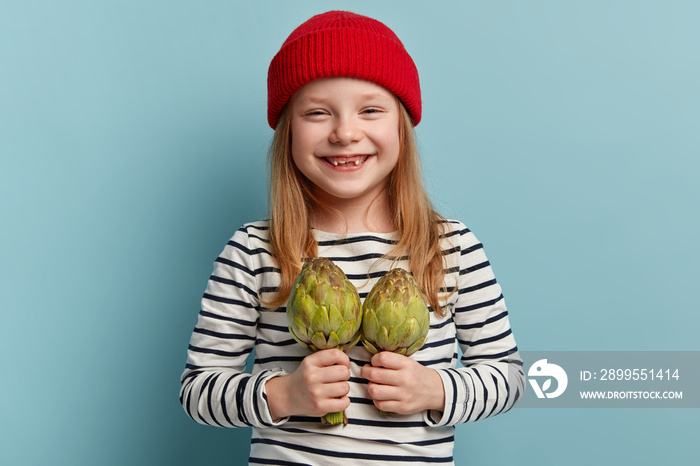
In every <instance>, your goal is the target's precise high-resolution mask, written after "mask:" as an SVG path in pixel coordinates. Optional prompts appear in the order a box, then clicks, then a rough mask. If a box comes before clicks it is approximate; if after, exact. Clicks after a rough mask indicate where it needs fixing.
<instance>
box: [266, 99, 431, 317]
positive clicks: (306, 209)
mask: <svg viewBox="0 0 700 466" xmlns="http://www.w3.org/2000/svg"><path fill="white" fill-rule="evenodd" d="M291 100H293V99H290V102H288V103H287V106H286V107H285V108H284V109H283V111H282V113H281V114H280V118H279V121H278V123H277V129H276V130H275V134H274V136H273V139H272V144H271V145H270V152H269V161H270V252H271V253H272V256H273V257H274V258H275V260H276V261H277V264H278V267H279V269H280V276H281V281H280V285H279V288H278V289H277V291H276V293H275V294H274V295H273V297H272V299H271V300H270V301H263V302H264V303H265V304H266V305H267V306H269V307H271V308H273V309H274V308H278V307H280V306H282V305H283V304H284V303H285V302H286V300H287V298H288V297H289V294H290V293H291V289H292V284H293V283H294V279H295V278H296V276H297V275H298V274H299V272H300V271H301V265H302V264H301V262H302V261H303V259H304V258H311V257H315V256H316V255H317V254H318V245H317V244H316V240H315V239H314V236H313V234H312V232H311V214H312V212H313V211H314V210H315V209H318V208H324V209H331V210H332V207H330V206H327V205H323V204H321V203H320V201H319V200H318V199H316V197H315V196H314V195H313V193H312V190H311V186H310V181H309V180H308V179H307V178H306V177H305V176H304V175H303V174H302V173H301V172H300V171H299V169H298V168H297V167H296V165H295V164H294V162H293V160H292V150H291V130H290V127H291V117H290V114H291V108H292V104H291ZM399 109H400V111H399V128H398V129H399V141H400V147H401V149H400V150H401V152H400V154H399V159H398V162H397V164H396V166H395V167H394V169H393V170H392V172H391V173H390V175H389V183H388V190H389V207H390V210H391V212H393V213H394V218H393V221H394V224H395V226H396V229H397V231H398V234H399V240H398V243H397V244H396V246H394V247H393V248H392V250H391V251H390V252H389V253H388V254H386V255H385V256H384V259H389V260H393V261H395V260H396V259H397V258H399V257H402V256H404V257H408V260H409V264H410V268H411V273H412V274H413V276H414V278H415V279H416V281H417V282H418V284H419V285H420V287H421V288H422V289H423V291H424V292H425V294H426V296H427V298H428V302H429V304H430V306H431V307H432V308H433V310H434V311H435V312H436V313H437V314H438V315H440V316H444V315H445V311H444V310H443V309H442V308H441V307H440V304H439V298H438V295H439V293H440V291H441V287H442V286H443V284H444V281H445V270H444V264H443V254H442V249H441V247H440V238H441V237H442V236H443V235H444V230H445V219H444V217H442V216H441V215H440V214H438V213H437V212H436V211H435V209H434V208H433V205H432V204H431V202H430V200H429V198H428V196H427V194H426V192H425V189H424V188H423V183H422V179H421V170H420V157H419V154H418V148H417V146H416V140H415V135H414V130H413V125H412V123H411V118H410V116H409V114H408V112H407V111H406V109H405V107H404V106H403V105H402V104H400V103H399ZM417 252H421V253H417Z"/></svg>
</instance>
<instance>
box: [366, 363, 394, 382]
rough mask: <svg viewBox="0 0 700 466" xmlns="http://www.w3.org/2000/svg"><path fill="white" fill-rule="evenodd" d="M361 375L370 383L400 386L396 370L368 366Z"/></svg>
mask: <svg viewBox="0 0 700 466" xmlns="http://www.w3.org/2000/svg"><path fill="white" fill-rule="evenodd" d="M360 375H362V377H364V378H365V379H367V380H369V381H370V382H374V383H378V384H382V385H398V382H399V381H398V380H397V378H398V374H397V371H396V370H393V369H384V368H382V367H373V366H370V365H369V364H367V365H366V366H364V367H363V368H362V370H361V371H360Z"/></svg>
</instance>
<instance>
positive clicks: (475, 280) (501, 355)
mask: <svg viewBox="0 0 700 466" xmlns="http://www.w3.org/2000/svg"><path fill="white" fill-rule="evenodd" d="M459 249H460V256H459V274H458V278H457V288H456V291H455V292H456V293H457V299H456V301H455V304H454V307H453V309H452V317H453V318H454V321H455V326H456V331H457V341H458V343H459V347H460V349H461V351H462V357H461V362H462V366H463V367H458V368H450V369H438V370H437V371H438V373H439V374H440V377H441V378H442V382H443V386H444V388H445V408H444V410H443V412H438V411H428V412H426V413H425V416H424V419H425V421H426V422H427V423H428V425H432V426H448V425H455V424H460V423H464V422H473V421H478V420H480V419H486V418H488V417H490V416H495V415H497V414H500V413H503V412H506V411H508V410H510V409H511V408H512V407H513V406H515V404H516V403H517V402H518V401H519V400H520V398H521V396H522V395H523V393H524V389H525V374H524V372H523V368H522V365H523V362H522V359H521V358H520V355H519V353H518V348H517V346H516V344H515V338H514V337H513V332H512V330H511V327H510V322H509V319H508V311H507V309H506V305H505V300H504V298H503V294H502V293H501V287H500V285H499V284H498V283H497V282H496V278H495V276H494V274H493V271H492V269H491V265H490V263H489V261H488V259H487V258H486V254H485V253H484V249H483V246H482V244H481V243H480V242H479V241H478V240H477V238H476V237H475V236H474V234H473V233H472V232H471V231H470V230H469V229H467V228H466V227H465V226H463V225H460V232H459Z"/></svg>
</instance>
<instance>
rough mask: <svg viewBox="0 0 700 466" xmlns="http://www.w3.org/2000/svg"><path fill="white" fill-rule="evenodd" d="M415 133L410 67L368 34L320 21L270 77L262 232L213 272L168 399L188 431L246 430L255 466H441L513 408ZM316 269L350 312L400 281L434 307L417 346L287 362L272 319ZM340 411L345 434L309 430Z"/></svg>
mask: <svg viewBox="0 0 700 466" xmlns="http://www.w3.org/2000/svg"><path fill="white" fill-rule="evenodd" d="M420 119H421V96H420V87H419V82H418V73H417V71H416V68H415V65H414V63H413V61H412V59H411V58H410V56H409V55H408V53H407V52H406V50H405V49H404V47H403V45H402V43H401V42H400V41H399V39H398V38H397V37H396V35H395V34H394V33H393V32H392V31H391V30H390V29H388V28H387V27H386V26H385V25H384V24H382V23H380V22H379V21H376V20H374V19H371V18H368V17H365V16H360V15H356V14H353V13H350V12H343V11H330V12H327V13H323V14H320V15H317V16H314V17H313V18H311V19H309V20H308V21H306V22H305V23H303V24H302V25H301V26H299V27H298V28H297V29H296V30H294V31H293V32H292V34H291V35H290V36H289V38H288V39H287V40H286V42H285V43H284V44H283V45H282V48H281V49H280V51H279V52H278V53H277V55H276V56H275V57H274V58H273V60H272V63H271V65H270V68H269V73H268V121H269V124H270V126H271V127H272V128H273V129H274V130H275V135H274V139H273V142H272V147H271V150H270V154H271V198H270V210H271V211H270V218H269V220H264V221H258V222H254V223H249V224H246V225H244V226H243V227H242V228H241V229H239V230H238V231H237V232H236V233H235V234H234V236H233V238H232V239H231V240H230V241H229V242H228V244H227V245H226V247H225V248H224V250H223V252H222V253H221V255H220V256H219V257H218V258H217V259H216V262H215V265H214V272H213V274H212V275H211V277H210V279H209V284H208V286H207V289H206V292H205V293H204V297H203V299H202V309H201V311H200V313H199V320H198V323H197V326H196V328H195V329H194V333H193V335H192V340H191V343H190V346H189V351H188V359H187V366H186V370H185V372H184V374H183V375H182V389H181V393H180V401H181V403H182V405H183V406H184V408H185V411H186V412H187V414H188V415H189V416H190V417H192V418H193V419H194V420H195V421H197V422H200V423H203V424H209V425H212V426H220V427H238V426H252V427H253V434H252V441H251V452H250V459H249V461H250V463H251V464H295V465H300V464H313V465H324V464H329V465H330V464H337V463H338V462H339V461H342V460H343V459H346V461H347V463H346V464H367V465H369V464H376V463H377V462H379V463H380V464H391V463H406V462H408V463H411V464H423V463H426V464H427V463H447V464H452V463H453V460H452V448H453V443H454V426H455V425H456V424H459V423H463V422H469V421H476V420H479V419H484V418H487V417H489V416H493V415H496V414H499V413H502V412H505V411H507V410H509V409H510V408H512V407H513V405H514V404H515V403H516V402H517V401H518V399H519V397H520V396H521V394H522V393H523V390H524V374H523V371H522V367H521V366H522V361H521V360H520V357H519V355H518V352H517V347H516V345H515V340H514V338H513V335H512V333H511V329H510V324H509V321H508V314H507V311H506V307H505V304H504V300H503V296H502V294H501V289H500V287H499V285H498V284H497V283H496V280H495V278H494V275H493V273H492V271H491V268H490V265H489V262H488V260H487V259H486V256H485V255H484V252H483V249H482V246H481V244H480V243H479V241H478V240H477V239H476V238H475V237H474V235H473V234H472V233H471V231H470V230H469V229H467V228H466V227H465V226H464V225H463V224H461V223H459V222H457V221H453V220H446V219H444V218H443V217H441V216H440V215H439V214H437V213H436V212H435V210H434V209H433V207H432V206H431V204H430V202H429V200H428V198H427V196H426V194H425V191H424V189H423V186H422V184H421V177H420V172H419V158H418V153H417V150H416V144H415V141H414V134H413V127H414V126H415V125H417V124H418V123H419V121H420ZM315 256H323V257H327V258H330V259H331V260H333V261H334V262H335V263H336V264H337V265H338V266H340V268H341V269H342V270H343V271H344V272H345V274H346V275H347V276H348V278H349V279H350V281H351V282H352V283H353V284H354V285H355V286H356V287H357V289H358V291H359V293H360V297H361V299H364V298H365V297H366V296H367V294H368V292H369V290H370V289H371V288H372V286H373V285H374V284H375V283H376V282H377V280H378V279H379V278H380V277H382V276H383V275H384V274H385V273H386V272H387V271H388V270H390V269H391V268H395V267H402V268H404V269H407V270H409V271H411V273H412V274H413V275H414V277H415V278H416V280H417V282H418V283H419V284H420V285H421V287H422V288H423V290H424V291H425V293H426V295H427V296H428V299H429V302H430V306H431V309H430V314H431V315H430V322H431V326H430V331H429V333H428V337H427V343H426V344H425V346H424V347H423V348H422V349H421V350H419V351H418V352H417V353H415V354H414V355H412V356H411V357H406V356H402V355H398V354H394V353H388V352H381V353H378V354H377V355H375V356H373V357H371V358H370V356H371V355H370V354H369V353H368V352H367V351H366V350H365V349H364V348H363V347H362V346H361V345H358V346H355V347H354V348H352V349H351V350H350V351H349V352H348V353H347V354H346V353H343V352H342V351H340V350H323V351H319V352H317V353H309V352H308V351H307V350H306V349H304V348H302V347H301V346H300V345H299V344H297V343H296V342H295V341H294V339H293V338H292V336H291V335H290V334H289V332H288V323H287V316H286V312H285V307H284V306H285V304H286V301H287V299H288V297H289V294H290V291H291V286H292V282H293V281H294V279H295V278H296V275H297V274H298V273H299V271H300V270H301V265H302V264H303V261H304V259H305V258H310V257H315ZM458 345H459V348H461V350H462V352H463V356H462V357H461V362H462V364H463V366H464V367H459V368H457V367H456V365H457V364H456V363H457V359H458V357H459V356H458ZM253 349H254V350H255V364H254V367H253V370H252V373H246V372H244V370H245V364H246V358H247V357H248V355H249V354H250V353H251V351H252V350H253ZM342 410H346V413H347V416H348V418H349V423H348V425H347V426H343V425H339V426H326V425H323V424H322V423H321V422H320V419H319V417H320V416H322V415H324V414H326V413H329V412H336V411H342ZM379 410H384V411H389V412H393V413H396V414H393V415H389V416H387V415H380V412H379Z"/></svg>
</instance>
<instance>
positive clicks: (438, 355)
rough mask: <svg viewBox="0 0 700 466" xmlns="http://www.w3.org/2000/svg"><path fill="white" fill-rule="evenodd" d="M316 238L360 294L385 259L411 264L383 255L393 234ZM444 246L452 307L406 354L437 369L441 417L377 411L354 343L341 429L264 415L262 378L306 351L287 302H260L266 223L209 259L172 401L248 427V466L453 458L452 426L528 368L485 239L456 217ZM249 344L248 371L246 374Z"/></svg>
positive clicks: (287, 367) (488, 403) (274, 282)
mask: <svg viewBox="0 0 700 466" xmlns="http://www.w3.org/2000/svg"><path fill="white" fill-rule="evenodd" d="M314 234H315V235H316V239H317V241H318V245H319V255H320V256H324V257H328V258H330V259H332V260H333V261H334V262H335V263H337V264H338V265H339V266H340V267H341V268H342V269H343V271H344V272H345V273H346V275H347V276H348V278H349V279H350V280H351V281H352V282H353V284H354V285H355V286H356V287H357V289H358V291H359V292H360V296H361V297H362V298H363V299H364V297H366V296H367V293H368V292H369V290H370V289H371V287H372V286H373V285H374V283H376V281H377V280H378V279H379V278H380V277H381V276H383V275H384V273H386V272H387V271H388V270H389V268H390V267H391V266H392V264H393V265H394V266H398V267H403V268H406V269H409V267H408V262H407V258H405V257H402V258H398V260H397V262H396V263H393V262H392V261H390V260H382V259H381V258H382V256H383V255H384V254H386V253H388V252H389V251H390V249H391V248H392V247H393V246H394V245H395V244H396V239H397V238H396V236H395V234H382V233H379V234H374V233H364V234H357V235H347V236H345V237H341V236H340V235H333V234H328V233H325V232H320V231H314ZM442 241H443V245H442V248H443V254H444V257H445V261H446V265H447V269H446V270H447V272H448V273H447V277H446V284H445V290H447V291H448V292H450V294H449V296H448V297H447V298H446V299H444V300H443V301H442V303H441V304H443V305H444V306H445V308H446V309H447V310H448V312H447V315H446V316H445V317H444V318H440V317H438V316H437V315H436V314H435V313H434V312H432V310H431V325H430V332H429V333H428V341H427V343H426V345H425V346H424V347H423V348H421V350H420V351H418V352H417V353H415V354H414V355H413V356H412V357H413V358H414V359H416V360H417V361H419V362H420V363H421V364H423V365H425V366H427V367H431V368H433V369H435V370H437V371H438V373H439V374H440V377H441V378H442V381H443V386H444V390H445V395H446V405H445V410H444V411H443V412H438V411H431V412H424V413H418V414H414V415H408V416H381V415H379V411H378V410H377V409H376V407H375V406H374V404H373V403H372V400H371V398H370V397H369V395H368V393H367V381H366V380H364V379H363V378H362V377H360V368H361V367H362V365H364V364H367V363H368V361H369V356H370V355H369V353H367V352H366V351H365V350H364V348H362V347H361V346H357V347H355V348H353V349H352V350H350V352H349V354H348V355H349V356H350V360H351V378H350V380H349V383H350V398H351V401H352V402H351V405H350V408H348V410H347V414H348V417H349V424H348V426H346V427H339V426H336V427H331V428H329V427H327V426H323V425H321V423H320V421H319V419H318V418H309V417H292V418H290V419H284V420H282V421H279V422H276V423H275V422H274V420H273V419H271V417H270V413H269V409H268V407H267V396H266V394H265V391H264V386H265V381H266V380H268V379H269V378H270V377H275V376H277V375H280V374H284V373H291V372H293V371H294V370H295V369H296V368H297V366H298V365H299V363H300V361H301V360H302V359H303V358H304V357H305V356H306V355H307V354H309V353H308V352H307V351H306V350H305V349H303V348H302V347H301V346H300V345H298V344H296V342H295V341H294V340H293V339H292V338H291V337H290V335H289V332H288V330H287V317H286V313H285V312H284V309H279V310H277V311H271V310H268V309H266V308H265V305H264V301H265V300H266V298H269V297H270V296H271V295H270V293H273V292H274V290H275V289H276V287H277V286H278V284H279V269H278V268H277V267H276V264H275V263H274V261H273V259H272V256H271V255H270V253H269V240H268V224H267V222H264V221H263V222H255V223H250V224H247V225H244V226H243V227H242V228H241V229H240V230H238V231H237V232H236V233H235V235H234V236H233V238H231V240H230V241H229V242H228V243H227V245H226V247H225V248H224V250H223V252H222V253H221V255H220V256H219V257H218V258H217V259H216V261H215V263H214V271H213V273H212V275H211V277H210V279H209V283H208V286H207V289H206V291H205V293H204V296H203V298H202V308H201V311H200V314H199V320H198V322H197V326H196V327H195V329H194V332H193V334H192V339H191V342H190V346H189V349H188V359H187V365H186V369H185V371H184V373H183V375H182V389H181V392H180V400H181V403H182V405H183V407H184V408H185V411H186V412H187V414H188V415H189V416H190V417H192V419H194V420H195V421H197V422H199V423H202V424H208V425H212V426H220V427H237V426H252V427H253V439H252V442H251V454H250V463H251V464H318V465H323V464H336V463H337V462H338V458H348V459H352V462H353V464H359V465H362V464H374V463H377V462H379V463H382V464H385V463H392V464H393V463H395V464H411V465H415V464H436V463H437V464H452V463H453V460H452V448H453V444H454V426H455V425H456V424H460V423H464V422H472V421H476V420H480V419H485V418H487V417H489V416H493V415H496V414H499V413H502V412H505V411H507V410H509V409H510V408H512V407H513V406H514V404H515V403H517V401H518V400H519V398H520V397H521V396H522V394H523V390H524V374H523V370H522V361H521V359H520V357H519V355H518V349H517V347H516V344H515V340H514V338H513V334H512V332H511V329H510V323H509V320H508V312H507V310H506V306H505V302H504V299H503V295H502V293H501V288H500V286H499V284H498V283H497V282H496V279H495V277H494V275H493V272H492V270H491V266H490V264H489V261H488V259H487V258H486V255H485V254H484V250H483V247H482V245H481V243H479V241H478V240H477V239H476V237H475V236H474V235H473V234H472V232H471V231H469V229H467V228H466V227H465V226H464V225H462V224H461V223H459V222H456V221H450V222H449V224H448V232H447V233H446V234H445V236H444V238H443V239H442ZM253 348H255V361H254V367H253V371H252V373H250V374H249V373H245V372H244V369H245V364H246V359H247V358H248V356H249V355H250V353H251V351H252V350H253ZM458 349H461V351H462V357H461V366H460V367H459V368H458V367H457V362H458V361H457V360H458V359H459V356H458V354H459V353H458ZM435 389H436V391H437V390H441V389H442V388H441V387H435Z"/></svg>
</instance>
